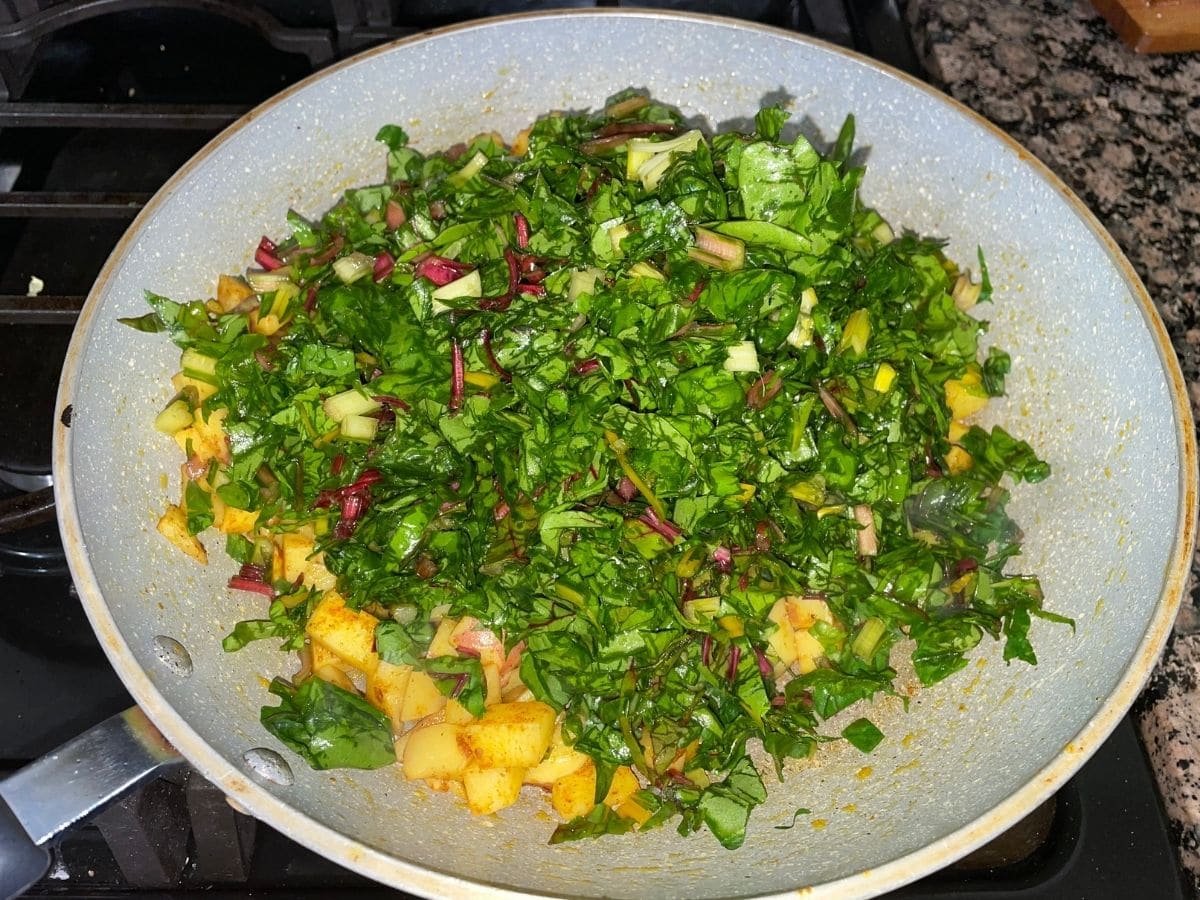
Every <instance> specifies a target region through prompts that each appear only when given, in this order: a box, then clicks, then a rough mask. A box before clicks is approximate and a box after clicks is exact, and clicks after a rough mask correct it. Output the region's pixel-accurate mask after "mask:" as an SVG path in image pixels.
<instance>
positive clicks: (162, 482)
mask: <svg viewBox="0 0 1200 900" xmlns="http://www.w3.org/2000/svg"><path fill="white" fill-rule="evenodd" d="M158 486H159V487H160V488H162V489H163V490H164V491H165V490H166V489H167V488H169V487H170V486H171V482H170V481H168V480H167V473H166V472H163V473H161V474H160V475H159V476H158Z"/></svg>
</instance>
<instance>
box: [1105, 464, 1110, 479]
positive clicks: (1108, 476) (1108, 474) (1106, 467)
mask: <svg viewBox="0 0 1200 900" xmlns="http://www.w3.org/2000/svg"><path fill="white" fill-rule="evenodd" d="M1104 477H1105V478H1112V466H1105V467H1104Z"/></svg>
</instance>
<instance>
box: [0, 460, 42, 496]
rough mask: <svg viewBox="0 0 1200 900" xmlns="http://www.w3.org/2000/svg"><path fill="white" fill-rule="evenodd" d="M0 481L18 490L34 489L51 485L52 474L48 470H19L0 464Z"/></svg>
mask: <svg viewBox="0 0 1200 900" xmlns="http://www.w3.org/2000/svg"><path fill="white" fill-rule="evenodd" d="M0 482H3V483H4V484H7V485H9V486H11V487H15V488H16V489H17V490H18V491H36V490H38V489H39V488H47V487H51V486H52V485H53V484H54V476H53V475H51V474H50V473H49V472H21V471H17V470H15V469H10V468H8V467H6V466H2V465H0Z"/></svg>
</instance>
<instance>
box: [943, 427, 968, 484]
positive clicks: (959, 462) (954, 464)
mask: <svg viewBox="0 0 1200 900" xmlns="http://www.w3.org/2000/svg"><path fill="white" fill-rule="evenodd" d="M970 430H971V426H969V425H966V424H964V423H963V422H958V421H955V420H951V422H950V426H949V428H948V429H947V432H946V436H947V437H948V438H949V440H950V443H951V444H957V442H958V441H960V440H962V436H963V435H964V434H966V433H967V432H968V431H970ZM973 465H975V460H973V459H972V458H971V454H970V453H968V452H967V451H966V450H964V449H963V448H962V447H959V446H953V447H951V448H950V451H949V452H948V453H947V454H946V468H947V469H948V470H949V471H950V474H951V475H961V474H962V473H963V472H966V471H967V470H968V469H970V468H971V466H973Z"/></svg>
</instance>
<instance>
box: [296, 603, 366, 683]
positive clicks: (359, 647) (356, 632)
mask: <svg viewBox="0 0 1200 900" xmlns="http://www.w3.org/2000/svg"><path fill="white" fill-rule="evenodd" d="M378 623H379V620H378V619H376V618H375V617H374V616H373V615H371V614H370V613H368V612H362V611H361V610H354V609H350V608H349V607H347V606H346V601H345V600H344V599H343V598H342V596H341V595H340V594H338V593H336V592H334V591H330V592H329V593H327V594H326V595H325V596H324V597H323V598H321V602H320V603H318V604H317V608H316V609H314V610H313V613H312V615H311V616H309V618H308V625H307V627H306V629H305V630H306V631H307V632H308V636H309V637H310V638H311V639H312V641H313V643H315V644H322V645H324V647H325V649H326V650H330V651H332V652H333V653H334V654H336V655H337V656H340V657H341V658H342V659H343V660H345V661H346V662H348V663H349V664H350V665H352V666H354V668H356V669H361V670H362V671H364V672H371V671H373V670H374V669H375V666H376V665H377V664H378V663H379V657H378V655H376V653H375V626H376V625H377V624H378Z"/></svg>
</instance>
